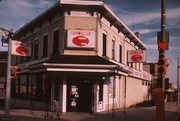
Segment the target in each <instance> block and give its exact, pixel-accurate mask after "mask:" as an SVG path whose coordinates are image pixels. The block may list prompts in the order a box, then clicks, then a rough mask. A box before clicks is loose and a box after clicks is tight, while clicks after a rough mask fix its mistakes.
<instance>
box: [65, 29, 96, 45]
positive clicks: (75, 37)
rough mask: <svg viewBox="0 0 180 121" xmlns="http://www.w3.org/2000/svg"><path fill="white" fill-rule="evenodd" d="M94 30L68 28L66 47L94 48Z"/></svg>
mask: <svg viewBox="0 0 180 121" xmlns="http://www.w3.org/2000/svg"><path fill="white" fill-rule="evenodd" d="M94 46H95V31H87V30H68V37H67V47H75V48H94Z"/></svg>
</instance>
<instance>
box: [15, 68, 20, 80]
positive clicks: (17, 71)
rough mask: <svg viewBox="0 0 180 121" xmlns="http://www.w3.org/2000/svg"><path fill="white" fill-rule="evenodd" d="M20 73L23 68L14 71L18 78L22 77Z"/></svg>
mask: <svg viewBox="0 0 180 121" xmlns="http://www.w3.org/2000/svg"><path fill="white" fill-rule="evenodd" d="M20 73H21V68H16V69H15V73H14V77H15V78H16V79H18V78H20V76H19V74H20Z"/></svg>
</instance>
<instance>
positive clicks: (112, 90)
mask: <svg viewBox="0 0 180 121" xmlns="http://www.w3.org/2000/svg"><path fill="white" fill-rule="evenodd" d="M115 93H116V81H115V77H110V80H109V97H110V98H115V95H116V94H115Z"/></svg>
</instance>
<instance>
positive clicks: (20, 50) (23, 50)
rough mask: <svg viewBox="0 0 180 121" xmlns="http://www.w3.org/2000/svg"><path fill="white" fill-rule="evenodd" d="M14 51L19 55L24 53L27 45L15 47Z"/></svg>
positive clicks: (26, 50)
mask: <svg viewBox="0 0 180 121" xmlns="http://www.w3.org/2000/svg"><path fill="white" fill-rule="evenodd" d="M16 52H17V53H19V54H21V55H26V54H27V53H28V49H27V47H21V46H20V47H17V48H16Z"/></svg>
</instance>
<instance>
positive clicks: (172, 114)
mask: <svg viewBox="0 0 180 121" xmlns="http://www.w3.org/2000/svg"><path fill="white" fill-rule="evenodd" d="M165 111H166V121H177V119H176V120H175V118H176V116H177V114H178V113H179V111H180V110H179V109H178V108H177V106H176V103H165ZM3 114H4V110H0V116H1V117H2V115H3ZM10 114H11V117H14V119H15V121H58V120H59V119H55V118H52V113H51V112H49V113H48V114H49V115H48V117H45V115H46V114H45V112H44V111H32V110H28V109H12V110H11V113H10ZM60 120H61V121H117V120H118V121H155V106H152V107H142V106H137V107H131V108H128V109H126V110H123V109H122V110H115V111H114V112H112V111H109V112H102V113H97V114H93V115H91V114H89V113H82V112H68V113H63V115H62V117H61V119H60Z"/></svg>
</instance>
